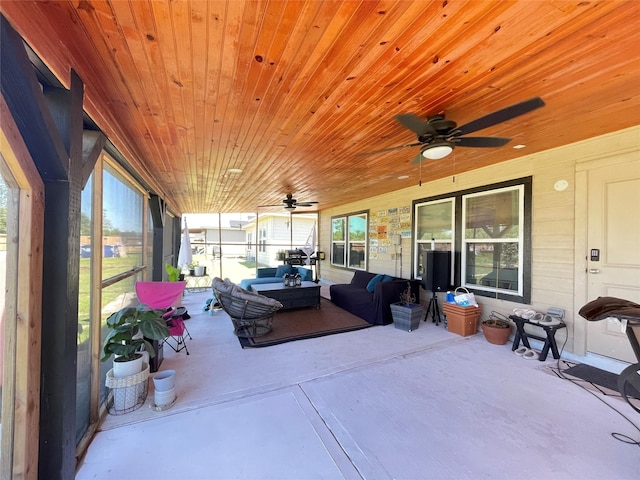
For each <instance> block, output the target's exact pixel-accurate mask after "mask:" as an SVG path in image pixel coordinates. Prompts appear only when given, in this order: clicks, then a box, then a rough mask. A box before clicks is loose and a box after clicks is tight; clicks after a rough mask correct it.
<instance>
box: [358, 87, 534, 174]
mask: <svg viewBox="0 0 640 480" xmlns="http://www.w3.org/2000/svg"><path fill="white" fill-rule="evenodd" d="M544 105H545V103H544V102H543V101H542V99H541V98H540V97H534V98H531V99H529V100H525V101H524V102H520V103H516V104H515V105H511V106H510V107H506V108H503V109H501V110H497V111H495V112H493V113H489V114H488V115H485V116H483V117H480V118H478V119H476V120H473V121H471V122H469V123H467V124H465V125H462V126H461V127H458V126H457V124H456V122H454V121H452V120H447V119H446V118H445V117H444V115H440V114H439V115H432V116H430V117H428V118H427V120H426V121H424V120H422V119H420V118H418V117H417V116H415V115H414V114H412V113H403V114H401V115H396V116H395V119H396V121H397V122H398V123H400V125H402V126H403V127H405V128H408V129H409V130H411V131H412V132H413V133H415V134H416V135H417V136H418V141H417V142H416V143H410V144H408V145H400V146H397V147H390V148H384V149H382V150H376V151H374V152H367V153H364V154H363V155H370V154H374V153H382V152H388V151H392V150H397V149H400V148H409V147H418V146H420V147H421V148H420V154H419V155H418V156H417V157H416V158H415V159H414V160H413V163H420V162H422V160H424V159H425V158H427V159H430V160H439V159H441V158H444V157H446V156H447V155H449V154H450V153H451V152H452V151H453V149H454V148H455V147H474V148H477V147H481V148H486V147H489V148H490V147H501V146H503V145H506V144H507V143H509V142H510V141H511V139H510V138H502V137H465V136H464V135H467V134H469V133H473V132H476V131H478V130H482V129H485V128H488V127H491V126H493V125H496V124H498V123H502V122H506V121H507V120H511V119H512V118H515V117H518V116H520V115H524V114H525V113H529V112H531V111H532V110H535V109H536V108H540V107H543V106H544Z"/></svg>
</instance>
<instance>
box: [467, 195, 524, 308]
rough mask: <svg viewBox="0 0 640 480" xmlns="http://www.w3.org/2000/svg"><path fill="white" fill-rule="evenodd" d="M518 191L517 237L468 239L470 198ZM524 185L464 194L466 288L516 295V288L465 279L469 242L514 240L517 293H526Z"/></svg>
mask: <svg viewBox="0 0 640 480" xmlns="http://www.w3.org/2000/svg"><path fill="white" fill-rule="evenodd" d="M513 190H516V191H518V197H519V201H518V236H517V237H509V238H496V239H486V238H481V239H467V238H466V234H465V230H466V229H465V227H464V226H465V225H466V224H467V202H466V200H467V199H468V198H472V197H482V196H487V195H496V194H498V193H500V192H506V191H513ZM524 201H525V196H524V185H514V186H510V187H503V188H496V189H491V190H484V191H482V192H476V193H470V194H467V195H462V228H461V235H462V247H461V249H460V250H461V261H460V264H461V265H460V278H461V282H462V286H463V287H466V288H473V289H474V290H482V291H485V292H497V293H503V294H507V295H516V291H515V290H507V289H504V288H498V287H497V286H496V287H487V286H485V285H480V284H475V283H467V282H466V281H465V279H466V278H467V271H466V270H467V244H470V243H513V242H514V241H515V242H517V243H518V246H519V248H518V290H517V295H518V296H523V295H524Z"/></svg>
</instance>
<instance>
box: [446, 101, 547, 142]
mask: <svg viewBox="0 0 640 480" xmlns="http://www.w3.org/2000/svg"><path fill="white" fill-rule="evenodd" d="M544 105H545V104H544V102H543V101H542V99H541V98H540V97H534V98H530V99H529V100H525V101H524V102H520V103H516V104H515V105H511V106H510V107H506V108H503V109H502V110H498V111H496V112H493V113H490V114H488V115H485V116H484V117H480V118H478V119H476V120H473V121H471V122H469V123H467V124H465V125H462V126H461V127H458V128H457V129H456V130H457V134H458V135H466V134H468V133H472V132H476V131H478V130H482V129H484V128H488V127H491V126H493V125H496V124H498V123H502V122H506V121H507V120H511V119H512V118H515V117H518V116H520V115H524V114H525V113H529V112H531V111H532V110H535V109H536V108H540V107H544Z"/></svg>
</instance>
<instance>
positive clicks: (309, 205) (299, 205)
mask: <svg viewBox="0 0 640 480" xmlns="http://www.w3.org/2000/svg"><path fill="white" fill-rule="evenodd" d="M316 203H318V202H298V203H296V204H295V205H296V207H313V206H314V205H315V204H316Z"/></svg>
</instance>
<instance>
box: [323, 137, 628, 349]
mask: <svg viewBox="0 0 640 480" xmlns="http://www.w3.org/2000/svg"><path fill="white" fill-rule="evenodd" d="M505 148H507V147H505ZM630 151H631V152H634V153H635V155H634V156H635V161H636V162H638V164H639V166H640V156H639V155H638V152H640V127H635V128H631V129H627V130H623V131H620V132H615V133H613V134H609V135H605V136H602V137H597V138H594V139H591V140H588V141H585V142H580V143H576V144H572V145H568V146H565V147H561V148H557V149H553V150H548V151H545V152H541V153H537V154H532V155H527V156H523V157H520V158H518V159H515V160H511V161H508V162H504V163H500V164H497V165H492V166H489V167H484V168H480V169H477V170H474V171H472V172H467V173H464V174H459V175H456V176H455V180H454V178H453V177H448V178H444V179H441V180H438V181H434V182H429V183H423V184H422V186H418V171H417V169H416V178H415V184H416V185H415V186H412V187H409V188H404V189H401V190H397V191H395V192H392V193H389V194H386V195H380V196H377V197H371V198H369V199H366V200H363V201H358V202H353V203H351V204H347V205H343V206H341V207H337V208H332V209H327V210H323V211H322V214H321V216H320V227H319V231H320V237H319V238H320V246H321V250H324V251H325V252H327V260H325V261H324V262H323V264H322V268H321V279H322V280H324V281H328V282H332V283H348V282H349V281H350V280H351V278H352V276H353V272H352V271H349V270H345V269H340V268H334V267H332V266H331V262H330V258H329V252H330V250H331V217H332V216H335V215H343V214H346V213H350V212H356V211H361V210H367V209H368V210H369V211H370V212H371V214H375V212H377V211H378V210H386V209H388V208H391V207H402V206H407V205H409V206H410V205H411V204H412V201H413V200H415V199H420V198H426V197H431V196H435V195H440V194H445V193H450V192H456V191H460V190H465V189H468V188H472V187H478V186H483V185H488V184H493V183H497V182H501V181H506V180H511V179H514V178H520V177H527V176H532V177H533V198H532V289H531V299H532V300H531V306H532V308H534V309H536V310H538V311H543V312H544V311H546V310H547V308H548V307H550V306H557V307H561V308H564V309H565V312H566V321H567V324H568V333H569V337H570V338H569V341H568V342H567V349H568V350H570V351H572V349H573V332H574V328H573V325H574V319H575V317H576V316H577V312H576V311H574V309H575V307H576V305H581V303H579V302H576V301H575V297H576V295H575V293H576V292H575V290H576V289H579V288H580V286H581V285H582V286H584V285H585V284H586V278H584V268H582V267H581V266H580V265H579V263H580V260H579V259H581V258H582V257H583V256H584V255H585V254H586V250H584V249H583V244H584V241H583V239H582V238H576V233H575V232H579V236H580V237H581V236H582V235H581V234H580V232H582V231H583V230H584V223H585V222H586V217H585V210H586V209H585V207H584V205H582V202H581V204H579V205H576V172H577V171H578V170H579V168H581V167H580V164H581V163H584V162H591V163H598V161H599V160H602V161H604V160H603V159H608V158H611V157H612V156H615V155H616V154H619V155H625V156H627V157H628V156H629V152H630ZM452 160H453V159H452V158H450V159H449V160H443V161H452ZM398 161H409V160H408V158H404V157H402V158H400V157H399V158H398ZM425 164H426V165H423V166H426V167H427V168H428V162H425ZM558 180H566V181H568V183H569V186H568V188H567V189H566V190H564V191H556V190H555V189H554V184H555V182H556V181H558ZM384 181H394V180H384ZM578 198H582V197H580V196H579V197H578ZM411 243H412V239H409V238H404V239H403V241H402V246H403V260H402V274H403V275H402V276H403V277H405V278H408V277H409V276H410V275H411V271H412V270H411V265H412V258H411V255H412V248H411ZM576 246H578V248H579V249H580V250H581V251H579V252H578V251H577V250H576ZM392 252H393V247H390V252H389V253H387V254H380V255H379V258H378V259H374V260H370V261H369V271H370V272H374V273H386V274H389V275H397V274H398V272H397V271H396V265H395V261H394V260H393V259H392V255H391V253H392ZM582 295H583V292H580V295H579V296H580V297H581V298H583V297H582ZM427 299H428V297H427V295H426V294H425V295H422V301H423V302H424V301H425V300H427ZM480 303H481V304H482V306H483V313H484V315H487V314H489V313H490V312H491V311H492V310H496V311H500V312H502V313H506V314H508V313H510V312H511V311H512V310H513V308H515V307H516V306H522V305H520V304H514V303H512V302H507V301H503V300H496V299H490V298H486V297H480ZM484 315H483V316H484ZM559 339H560V340H564V337H562V338H560V336H559Z"/></svg>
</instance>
